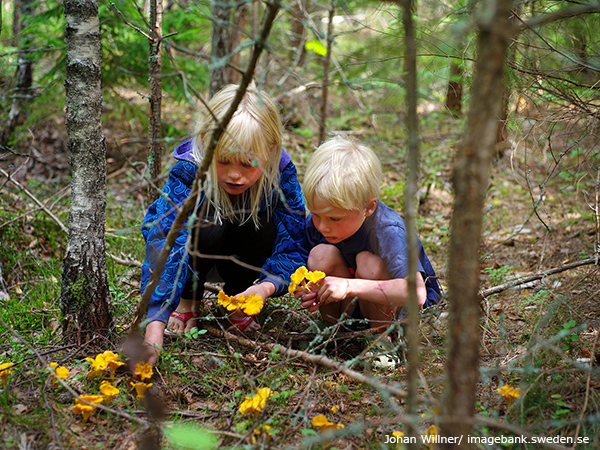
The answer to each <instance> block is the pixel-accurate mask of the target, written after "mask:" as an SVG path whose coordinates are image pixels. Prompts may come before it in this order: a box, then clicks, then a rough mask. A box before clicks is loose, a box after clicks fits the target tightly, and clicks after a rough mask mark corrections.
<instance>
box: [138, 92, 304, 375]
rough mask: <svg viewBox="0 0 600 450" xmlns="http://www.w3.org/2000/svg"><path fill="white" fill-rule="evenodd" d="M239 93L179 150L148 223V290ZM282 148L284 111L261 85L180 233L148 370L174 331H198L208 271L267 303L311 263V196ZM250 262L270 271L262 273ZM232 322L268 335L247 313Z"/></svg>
mask: <svg viewBox="0 0 600 450" xmlns="http://www.w3.org/2000/svg"><path fill="white" fill-rule="evenodd" d="M236 90H237V86H234V85H229V86H226V87H225V88H223V89H222V90H221V91H220V92H218V93H217V94H216V95H215V96H214V97H213V98H212V99H211V101H210V102H209V103H208V109H207V110H205V111H203V112H202V113H201V114H200V117H199V120H198V123H197V127H196V132H195V138H193V139H190V140H188V141H185V142H183V143H182V144H180V145H179V146H178V147H177V148H175V151H174V157H175V159H177V160H178V161H177V162H176V164H175V165H174V166H173V168H172V169H171V171H170V173H169V179H168V181H167V183H166V185H165V187H164V189H163V194H162V196H161V197H160V198H159V199H158V200H156V201H155V202H154V203H153V204H152V206H151V207H150V209H149V210H148V212H147V214H146V217H145V218H144V222H143V225H142V234H143V235H144V238H145V240H146V259H145V261H144V264H143V267H142V286H141V287H142V292H143V291H144V289H145V288H146V285H147V284H148V281H149V279H150V275H151V273H152V270H153V267H154V263H155V261H156V258H157V256H158V254H159V252H160V250H161V248H162V247H163V245H164V243H165V238H166V235H167V233H168V231H169V229H170V227H171V226H172V224H173V221H174V220H175V217H176V209H175V206H181V204H182V203H183V202H184V201H185V199H186V198H187V196H188V195H189V193H190V191H191V189H192V184H193V181H194V178H195V176H196V170H197V168H198V167H199V165H200V163H201V161H202V158H203V155H204V148H206V146H207V145H208V142H209V140H210V138H211V135H212V132H213V129H214V127H215V125H216V119H215V118H221V117H222V116H223V115H224V114H225V112H226V111H227V110H228V109H229V106H230V105H231V102H232V101H233V98H234V97H235V93H236ZM281 140H282V126H281V119H280V116H279V111H278V109H277V107H276V105H275V104H274V102H273V101H272V100H271V99H270V98H269V96H267V95H266V94H265V93H263V92H261V91H259V90H258V89H256V87H254V86H251V87H249V88H248V90H247V91H246V93H245V95H244V98H243V99H242V101H241V103H240V105H239V106H238V108H237V111H236V113H235V114H234V116H233V118H232V119H231V121H230V122H229V124H228V126H227V129H226V131H225V133H223V135H222V137H221V138H220V140H219V142H218V143H217V145H216V147H215V152H214V156H213V160H212V163H211V165H210V169H209V173H208V174H207V175H208V176H207V181H206V183H205V187H204V191H203V192H202V193H201V196H200V200H199V205H198V207H197V208H196V212H195V214H193V215H191V216H190V219H189V220H188V223H187V224H186V226H184V228H182V230H181V231H180V233H179V235H178V237H177V239H176V242H175V244H174V246H173V249H172V250H171V252H170V255H169V258H168V260H167V263H166V266H165V269H164V271H163V273H162V275H161V279H160V282H159V284H158V286H157V287H156V290H155V291H154V293H153V295H152V299H151V300H150V304H149V305H148V312H147V322H148V325H147V327H146V334H145V342H146V344H148V347H149V348H151V349H153V351H151V352H149V354H148V357H147V361H148V362H149V363H151V364H154V363H155V362H156V360H157V359H158V356H159V355H160V352H161V350H162V343H163V335H164V333H165V326H166V328H167V330H169V331H170V332H172V333H175V334H180V333H183V332H187V331H189V330H190V329H191V328H192V327H194V326H195V325H196V321H197V317H198V305H199V301H200V300H201V299H202V294H203V290H204V282H205V281H206V280H207V275H209V272H210V276H211V277H212V276H213V275H218V276H219V277H220V278H221V279H222V280H223V281H224V282H225V285H224V288H223V290H224V291H225V293H226V294H228V295H240V294H243V295H246V296H247V295H249V294H255V295H260V296H261V297H262V298H263V299H266V298H267V297H270V296H277V295H281V294H283V293H284V292H285V290H286V281H285V280H289V279H290V275H291V274H292V273H293V272H294V271H295V270H296V269H297V268H298V267H299V266H301V265H304V264H306V259H307V253H306V250H305V249H304V245H303V241H304V239H305V220H304V216H305V210H304V201H303V198H302V191H301V188H300V184H299V183H298V179H297V174H296V168H295V166H294V164H293V163H292V161H291V158H290V156H289V155H288V154H287V153H286V152H285V151H283V150H282V148H281ZM190 230H191V236H190ZM188 241H189V242H188ZM186 244H188V245H189V247H187V248H186ZM188 250H189V251H188ZM233 259H237V260H240V261H242V262H243V263H245V264H244V265H240V264H237V263H236V262H235V261H234V260H233ZM246 264H247V265H251V266H254V267H262V271H261V272H260V275H259V274H258V273H257V271H255V270H252V269H249V268H247V266H246ZM257 277H258V283H256V284H254V281H255V280H256V278H257ZM229 321H230V322H231V323H232V324H233V325H235V326H237V327H238V328H239V329H240V330H244V329H246V330H258V329H260V325H259V324H258V323H256V322H255V321H254V320H253V319H252V317H251V316H246V315H244V314H243V313H242V312H241V311H239V310H238V311H235V313H234V314H232V315H230V316H229Z"/></svg>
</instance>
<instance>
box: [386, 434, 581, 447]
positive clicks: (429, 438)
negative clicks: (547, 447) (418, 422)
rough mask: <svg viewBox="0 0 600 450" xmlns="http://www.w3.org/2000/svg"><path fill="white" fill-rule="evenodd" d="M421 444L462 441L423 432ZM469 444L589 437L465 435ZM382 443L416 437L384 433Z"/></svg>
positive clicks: (413, 441) (565, 441) (409, 440)
mask: <svg viewBox="0 0 600 450" xmlns="http://www.w3.org/2000/svg"><path fill="white" fill-rule="evenodd" d="M419 438H420V440H421V442H422V443H423V444H458V445H460V444H461V442H462V438H463V437H462V435H461V436H440V435H439V434H425V435H420V436H419ZM467 442H468V443H469V444H535V443H539V444H542V443H551V444H588V443H589V442H590V438H589V437H587V436H579V437H577V441H575V439H574V438H573V437H572V436H552V437H550V436H531V437H528V436H467ZM383 443H384V444H416V443H417V438H416V437H414V436H394V435H389V434H386V435H385V441H384V442H383Z"/></svg>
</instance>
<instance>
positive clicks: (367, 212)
mask: <svg viewBox="0 0 600 450" xmlns="http://www.w3.org/2000/svg"><path fill="white" fill-rule="evenodd" d="M375 208H377V198H372V199H371V200H369V203H367V207H366V208H365V217H369V216H370V215H371V214H373V213H374V212H375Z"/></svg>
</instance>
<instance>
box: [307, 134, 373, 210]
mask: <svg viewBox="0 0 600 450" xmlns="http://www.w3.org/2000/svg"><path fill="white" fill-rule="evenodd" d="M382 180H383V172H382V170H381V163H380V162H379V159H378V158H377V156H376V155H375V153H374V152H373V150H371V149H370V148H369V147H367V146H365V145H363V144H361V143H359V142H356V141H351V140H349V139H345V138H342V137H334V138H332V139H329V140H327V141H325V142H324V143H323V144H321V146H319V147H318V148H317V149H316V150H315V152H314V153H313V154H312V156H311V158H310V161H309V163H308V167H307V168H306V174H305V175H304V183H303V186H302V188H303V191H304V197H305V198H306V203H307V205H308V208H309V209H313V208H312V204H313V200H314V199H315V198H319V199H322V200H325V201H327V202H328V203H330V204H331V206H333V207H335V208H340V209H345V210H349V211H350V210H354V211H360V210H362V209H364V208H366V207H367V204H368V203H369V201H370V200H371V199H373V198H377V196H378V194H379V188H380V186H381V182H382Z"/></svg>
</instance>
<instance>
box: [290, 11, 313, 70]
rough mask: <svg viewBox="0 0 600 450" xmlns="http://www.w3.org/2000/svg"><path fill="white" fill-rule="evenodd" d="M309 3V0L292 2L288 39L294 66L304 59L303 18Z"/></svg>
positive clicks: (302, 63)
mask: <svg viewBox="0 0 600 450" xmlns="http://www.w3.org/2000/svg"><path fill="white" fill-rule="evenodd" d="M309 4H310V1H309V0H298V1H295V2H293V4H292V16H293V18H292V23H291V40H290V51H291V53H292V54H291V55H290V58H291V60H292V61H293V63H292V64H293V65H294V66H300V67H301V66H303V65H304V61H305V60H306V48H305V47H304V41H305V39H306V27H305V26H304V20H305V17H306V12H307V10H308V6H309Z"/></svg>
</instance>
